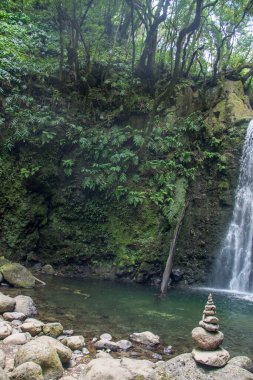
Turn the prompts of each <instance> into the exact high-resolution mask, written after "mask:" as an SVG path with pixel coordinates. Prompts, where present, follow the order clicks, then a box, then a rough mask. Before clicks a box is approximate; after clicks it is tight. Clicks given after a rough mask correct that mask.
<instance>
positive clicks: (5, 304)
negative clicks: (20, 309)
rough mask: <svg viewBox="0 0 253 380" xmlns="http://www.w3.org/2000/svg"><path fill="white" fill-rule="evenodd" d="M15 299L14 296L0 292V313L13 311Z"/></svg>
mask: <svg viewBox="0 0 253 380" xmlns="http://www.w3.org/2000/svg"><path fill="white" fill-rule="evenodd" d="M15 304H16V301H15V299H14V298H11V297H9V296H5V295H4V294H3V293H0V313H1V314H2V313H5V312H6V311H13V310H14V308H15Z"/></svg>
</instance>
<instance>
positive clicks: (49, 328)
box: [42, 322, 63, 338]
mask: <svg viewBox="0 0 253 380" xmlns="http://www.w3.org/2000/svg"><path fill="white" fill-rule="evenodd" d="M42 330H43V333H44V334H45V335H48V336H51V337H53V338H57V337H58V336H59V335H61V334H62V333H63V326H62V325H61V324H60V323H59V322H53V323H46V324H45V325H44V326H43V327H42Z"/></svg>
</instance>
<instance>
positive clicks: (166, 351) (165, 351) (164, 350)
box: [163, 346, 173, 355]
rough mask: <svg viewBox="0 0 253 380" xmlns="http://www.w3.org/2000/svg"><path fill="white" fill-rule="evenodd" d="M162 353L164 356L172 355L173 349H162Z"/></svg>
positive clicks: (170, 347) (169, 347) (168, 347)
mask: <svg viewBox="0 0 253 380" xmlns="http://www.w3.org/2000/svg"><path fill="white" fill-rule="evenodd" d="M163 352H164V353H165V354H166V355H171V354H172V353H173V347H172V346H167V347H164V349H163Z"/></svg>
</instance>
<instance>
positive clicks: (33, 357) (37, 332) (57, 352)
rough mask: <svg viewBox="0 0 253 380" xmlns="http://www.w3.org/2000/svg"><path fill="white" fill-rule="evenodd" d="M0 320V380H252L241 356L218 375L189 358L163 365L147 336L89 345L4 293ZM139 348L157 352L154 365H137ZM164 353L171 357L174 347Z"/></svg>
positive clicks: (251, 365)
mask: <svg viewBox="0 0 253 380" xmlns="http://www.w3.org/2000/svg"><path fill="white" fill-rule="evenodd" d="M209 304H210V300H209ZM209 309H211V310H214V308H213V304H211V305H209ZM205 310H206V308H205ZM0 314H1V316H0V380H56V379H62V380H76V379H78V380H101V379H104V380H119V379H121V380H136V379H138V380H139V379H140V380H143V379H147V380H164V379H178V380H184V379H187V380H195V379H199V380H202V379H203V380H204V379H205V380H206V379H207V380H209V379H210V380H211V379H212V380H231V379H235V380H237V379H238V380H239V379H240V380H250V379H252V380H253V374H252V373H251V372H250V371H252V370H253V362H252V361H251V360H250V359H249V358H247V357H243V356H241V357H235V358H232V359H230V360H229V361H228V364H226V365H224V366H222V368H216V369H214V368H212V367H210V366H206V365H205V366H203V365H201V364H199V363H197V362H196V360H194V358H193V356H194V355H193V356H192V354H190V353H186V354H182V355H179V356H177V357H174V358H172V359H170V360H162V359H164V358H163V357H162V356H161V355H159V354H156V353H155V351H156V347H158V346H159V345H160V338H159V336H157V335H155V334H153V333H151V332H148V331H145V332H141V333H133V334H131V335H130V337H129V339H124V340H120V341H116V342H115V341H113V339H112V336H111V335H110V334H108V333H104V334H102V335H101V336H100V337H99V338H96V337H94V338H93V339H92V340H91V341H86V340H87V339H86V337H84V336H81V335H75V334H74V331H71V330H65V329H64V327H63V326H62V325H61V324H60V323H59V322H57V321H55V322H45V321H41V320H39V319H37V318H35V317H36V316H37V309H36V306H35V304H34V302H33V300H32V299H31V298H30V297H28V296H23V295H19V296H17V297H14V298H12V297H9V296H7V295H4V294H2V293H0ZM215 321H216V320H215ZM212 333H213V332H212ZM215 333H216V332H215ZM193 336H194V339H195V343H196V337H195V335H194V334H193ZM197 341H198V342H199V339H197ZM138 347H144V348H151V349H153V350H154V355H153V360H152V361H151V360H145V359H143V360H140V359H136V358H135V357H134V356H135V355H134V353H135V350H137V349H138ZM217 347H218V346H217ZM217 347H216V346H215V349H217ZM208 349H211V350H213V349H212V348H210V346H209V347H208ZM165 350H167V354H171V347H167V348H165ZM164 352H166V351H164ZM213 352H215V351H213Z"/></svg>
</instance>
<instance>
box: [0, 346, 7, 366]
mask: <svg viewBox="0 0 253 380" xmlns="http://www.w3.org/2000/svg"><path fill="white" fill-rule="evenodd" d="M5 360H6V355H5V352H4V351H3V350H0V368H4V367H5Z"/></svg>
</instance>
